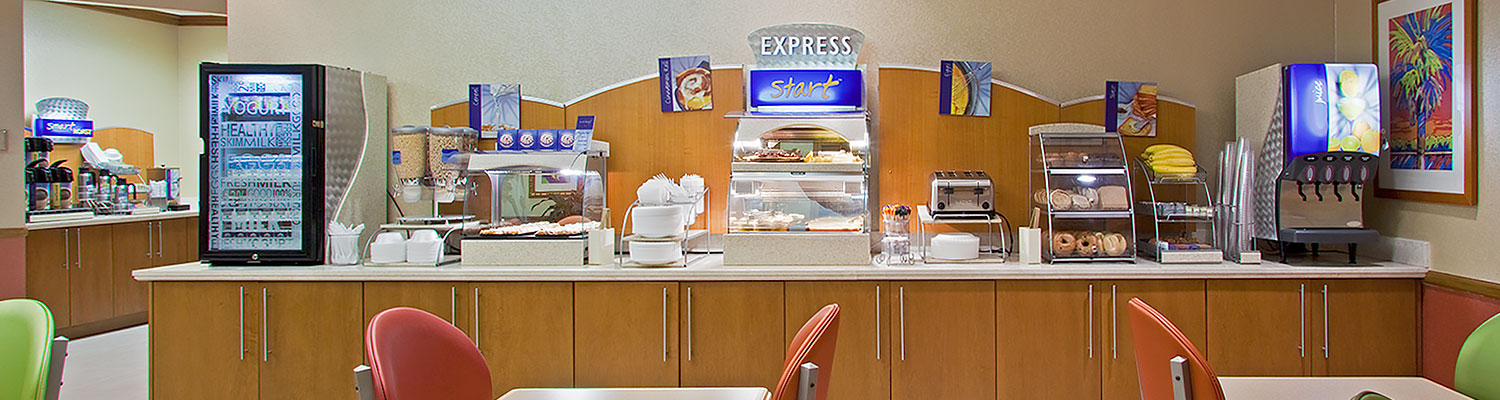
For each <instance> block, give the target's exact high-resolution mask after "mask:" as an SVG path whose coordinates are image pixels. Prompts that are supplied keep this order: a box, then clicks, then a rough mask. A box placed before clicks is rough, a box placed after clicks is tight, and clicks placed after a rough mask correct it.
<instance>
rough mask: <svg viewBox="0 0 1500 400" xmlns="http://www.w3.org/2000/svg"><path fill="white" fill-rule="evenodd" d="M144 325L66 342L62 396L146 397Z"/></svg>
mask: <svg viewBox="0 0 1500 400" xmlns="http://www.w3.org/2000/svg"><path fill="white" fill-rule="evenodd" d="M146 329H147V327H146V325H141V326H137V327H134V328H129V329H123V330H119V331H114V332H110V333H105V334H100V335H94V336H89V337H86V338H82V339H78V340H74V341H72V342H71V343H68V359H67V363H66V364H64V366H63V388H62V396H61V398H62V400H75V399H76V400H92V399H145V398H146V397H147V396H146V388H147V373H148V370H147V368H146V364H147V352H146V346H147V340H146V338H147V335H146V332H147V331H146Z"/></svg>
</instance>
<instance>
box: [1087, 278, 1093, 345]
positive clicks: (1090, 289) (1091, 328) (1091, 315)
mask: <svg viewBox="0 0 1500 400" xmlns="http://www.w3.org/2000/svg"><path fill="white" fill-rule="evenodd" d="M1088 320H1089V332H1088V337H1089V342H1088V348H1089V358H1090V359H1092V358H1094V284H1092V283H1090V284H1089V317H1088Z"/></svg>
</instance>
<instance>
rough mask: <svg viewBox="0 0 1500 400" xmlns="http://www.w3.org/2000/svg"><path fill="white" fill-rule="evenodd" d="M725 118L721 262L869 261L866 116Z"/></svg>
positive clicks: (760, 115) (858, 113)
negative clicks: (727, 146) (730, 128)
mask: <svg viewBox="0 0 1500 400" xmlns="http://www.w3.org/2000/svg"><path fill="white" fill-rule="evenodd" d="M730 117H731V118H738V119H739V128H738V130H737V131H736V132H735V140H734V161H733V164H732V165H731V166H730V176H729V199H728V202H727V210H726V214H727V217H728V221H727V226H728V233H727V234H726V235H725V238H724V259H725V264H727V265H845V264H861V265H863V264H869V263H870V252H869V249H870V234H869V232H870V223H871V222H870V213H869V210H870V209H871V206H870V201H871V196H870V193H869V189H870V182H869V174H868V170H869V162H868V151H869V130H868V124H869V117H868V115H867V114H865V113H863V112H855V113H795V114H794V113H780V114H747V113H734V114H731V115H730ZM835 249H837V250H836V251H835Z"/></svg>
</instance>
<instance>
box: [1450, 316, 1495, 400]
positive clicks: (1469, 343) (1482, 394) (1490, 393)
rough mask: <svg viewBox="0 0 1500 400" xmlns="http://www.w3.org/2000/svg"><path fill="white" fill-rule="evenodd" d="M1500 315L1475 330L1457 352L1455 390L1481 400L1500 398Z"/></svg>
mask: <svg viewBox="0 0 1500 400" xmlns="http://www.w3.org/2000/svg"><path fill="white" fill-rule="evenodd" d="M1497 375H1500V314H1497V315H1495V316H1492V317H1490V319H1489V320H1487V321H1484V323H1483V324H1479V327H1478V328H1474V332H1473V333H1470V334H1469V338H1468V339H1464V346H1463V347H1462V348H1460V349H1459V350H1458V362H1457V363H1456V364H1455V365H1454V368H1453V388H1454V389H1456V390H1458V391H1459V392H1460V393H1463V394H1464V395H1465V396H1469V397H1473V398H1476V399H1480V400H1485V399H1500V380H1497V379H1495V376H1497Z"/></svg>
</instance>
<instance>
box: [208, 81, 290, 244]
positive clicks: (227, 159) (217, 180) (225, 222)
mask: <svg viewBox="0 0 1500 400" xmlns="http://www.w3.org/2000/svg"><path fill="white" fill-rule="evenodd" d="M207 78H208V85H207V88H206V89H207V95H208V99H207V107H208V108H207V110H206V111H207V115H206V116H205V118H206V125H207V128H208V131H207V132H206V137H205V138H204V139H205V140H204V141H205V143H206V144H207V146H208V152H207V153H208V154H207V157H208V163H207V173H208V177H209V178H210V179H209V185H208V187H206V188H205V192H206V193H207V196H208V199H207V202H206V204H205V211H206V212H207V214H208V221H207V223H208V232H207V234H208V243H207V245H208V248H209V249H210V250H299V249H301V248H302V246H303V238H302V235H303V227H302V220H303V206H302V198H303V194H302V191H303V187H304V185H303V183H304V182H303V179H304V174H303V171H302V165H303V157H304V154H303V153H304V146H303V144H304V136H305V135H304V132H303V123H302V122H303V120H302V119H303V98H302V96H303V89H304V85H303V83H304V82H303V76H302V75H301V74H259V73H255V74H252V73H246V74H209V75H208V77H207Z"/></svg>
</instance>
